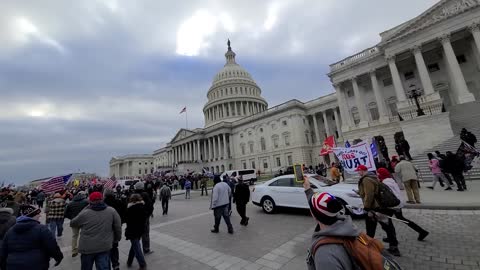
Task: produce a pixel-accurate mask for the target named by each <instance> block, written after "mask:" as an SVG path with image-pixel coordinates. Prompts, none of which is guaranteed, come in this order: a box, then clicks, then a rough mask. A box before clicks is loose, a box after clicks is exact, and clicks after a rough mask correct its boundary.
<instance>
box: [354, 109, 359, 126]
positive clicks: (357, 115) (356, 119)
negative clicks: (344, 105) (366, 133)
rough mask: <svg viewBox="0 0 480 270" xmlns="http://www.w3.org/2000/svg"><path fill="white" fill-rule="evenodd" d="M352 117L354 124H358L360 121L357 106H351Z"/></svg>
mask: <svg viewBox="0 0 480 270" xmlns="http://www.w3.org/2000/svg"><path fill="white" fill-rule="evenodd" d="M352 118H353V122H354V123H355V125H358V123H360V114H359V113H358V109H357V107H353V108H352Z"/></svg>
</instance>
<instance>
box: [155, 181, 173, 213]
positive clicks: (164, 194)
mask: <svg viewBox="0 0 480 270" xmlns="http://www.w3.org/2000/svg"><path fill="white" fill-rule="evenodd" d="M158 193H159V199H160V201H161V202H162V210H163V212H162V215H168V201H169V200H170V199H172V191H171V190H170V188H169V187H168V186H167V185H163V186H162V188H161V189H160V191H159V192H158Z"/></svg>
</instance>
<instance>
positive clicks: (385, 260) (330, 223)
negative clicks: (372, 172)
mask: <svg viewBox="0 0 480 270" xmlns="http://www.w3.org/2000/svg"><path fill="white" fill-rule="evenodd" d="M303 186H304V188H305V195H306V197H307V201H308V205H309V207H310V213H311V215H312V217H313V218H314V219H315V221H316V223H317V227H316V229H315V232H314V233H313V235H312V244H311V246H310V248H309V250H308V256H307V266H308V269H309V270H314V269H319V270H320V269H336V270H356V269H365V270H379V269H390V270H399V269H401V268H400V266H398V264H397V263H396V262H395V261H394V260H393V259H391V258H389V257H388V256H387V255H386V254H383V245H382V243H380V241H378V240H376V239H373V238H371V237H369V236H368V235H366V234H365V233H363V232H360V231H359V230H358V229H357V227H356V226H355V225H353V223H352V219H351V217H350V216H346V215H345V214H344V208H343V205H342V203H341V202H340V201H338V200H337V199H336V198H335V196H333V195H331V194H329V193H327V192H322V193H315V192H314V191H313V189H312V188H311V187H310V182H309V181H308V179H305V181H304V184H303Z"/></svg>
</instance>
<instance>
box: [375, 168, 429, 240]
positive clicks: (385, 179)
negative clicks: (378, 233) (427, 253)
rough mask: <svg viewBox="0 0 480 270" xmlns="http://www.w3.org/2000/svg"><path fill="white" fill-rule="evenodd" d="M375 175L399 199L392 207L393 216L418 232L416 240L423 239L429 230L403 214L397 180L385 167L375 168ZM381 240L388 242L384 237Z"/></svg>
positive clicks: (403, 204)
mask: <svg viewBox="0 0 480 270" xmlns="http://www.w3.org/2000/svg"><path fill="white" fill-rule="evenodd" d="M377 176H378V179H379V180H380V181H381V182H382V183H384V184H385V185H387V186H388V187H389V188H390V190H391V191H392V192H393V194H395V196H396V197H397V198H398V200H399V201H400V204H399V205H398V206H397V207H395V208H393V209H394V210H395V212H394V215H395V217H396V218H398V219H400V220H403V221H405V222H406V224H407V226H408V227H410V228H411V229H412V230H414V231H416V232H417V233H418V238H417V239H418V241H423V240H424V239H425V237H427V235H428V234H429V232H428V231H426V230H424V229H423V228H422V227H420V226H418V225H417V224H416V223H414V222H413V221H411V220H408V219H406V218H405V217H404V216H403V213H402V208H403V207H404V206H405V199H404V197H403V196H402V193H401V192H400V188H399V186H398V184H397V182H395V180H394V179H393V178H392V175H391V174H390V172H389V171H388V170H387V169H384V168H380V169H378V170H377ZM383 240H384V241H385V242H388V238H384V239H383Z"/></svg>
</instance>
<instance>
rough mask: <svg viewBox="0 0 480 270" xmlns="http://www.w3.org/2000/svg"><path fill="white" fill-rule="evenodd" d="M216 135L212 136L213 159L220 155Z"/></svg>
mask: <svg viewBox="0 0 480 270" xmlns="http://www.w3.org/2000/svg"><path fill="white" fill-rule="evenodd" d="M215 138H216V136H213V137H212V145H213V155H212V156H213V159H216V158H217V157H218V156H217V140H216V139H215Z"/></svg>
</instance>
